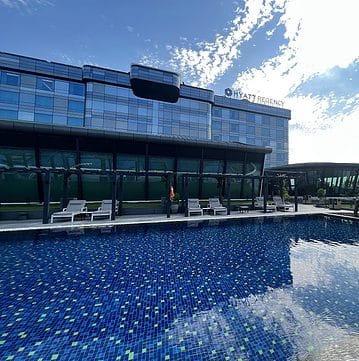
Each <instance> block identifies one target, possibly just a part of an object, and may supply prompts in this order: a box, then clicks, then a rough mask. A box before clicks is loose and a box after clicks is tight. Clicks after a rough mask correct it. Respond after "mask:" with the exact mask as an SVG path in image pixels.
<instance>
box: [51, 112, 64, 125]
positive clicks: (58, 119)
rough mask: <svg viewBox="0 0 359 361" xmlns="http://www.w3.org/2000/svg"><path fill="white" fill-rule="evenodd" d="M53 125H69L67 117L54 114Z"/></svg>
mask: <svg viewBox="0 0 359 361" xmlns="http://www.w3.org/2000/svg"><path fill="white" fill-rule="evenodd" d="M53 123H54V124H60V125H66V124H67V116H66V115H61V114H54V115H53Z"/></svg>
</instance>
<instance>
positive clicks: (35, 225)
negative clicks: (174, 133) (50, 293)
mask: <svg viewBox="0 0 359 361" xmlns="http://www.w3.org/2000/svg"><path fill="white" fill-rule="evenodd" d="M311 214H312V215H313V214H326V215H333V216H340V217H345V218H348V219H355V218H354V217H353V212H352V211H346V210H329V209H326V208H318V207H314V206H313V205H308V204H299V205H298V212H293V211H287V212H281V211H276V212H268V213H264V212H263V211H259V210H258V211H252V210H251V211H249V212H246V213H240V212H238V211H232V212H231V214H230V215H229V216H228V215H225V214H223V215H216V216H214V215H210V214H205V215H203V216H191V217H184V215H183V214H171V217H170V218H167V217H166V215H165V214H147V215H131V216H119V217H116V220H114V221H109V220H98V221H93V222H91V221H75V222H72V223H71V222H68V221H67V222H56V223H52V224H51V223H49V224H42V220H40V219H34V220H18V221H1V222H0V232H10V231H28V230H44V229H59V230H60V229H76V228H93V227H109V226H118V225H136V224H151V223H168V222H189V221H194V222H196V221H202V220H210V221H213V220H223V219H244V218H260V217H283V216H285V217H288V216H296V215H311Z"/></svg>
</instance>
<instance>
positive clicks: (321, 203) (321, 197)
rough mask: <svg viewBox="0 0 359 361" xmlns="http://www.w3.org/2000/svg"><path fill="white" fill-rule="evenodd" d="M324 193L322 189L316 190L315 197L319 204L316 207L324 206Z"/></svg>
mask: <svg viewBox="0 0 359 361" xmlns="http://www.w3.org/2000/svg"><path fill="white" fill-rule="evenodd" d="M326 193H327V191H326V189H324V188H318V189H317V196H318V198H319V203H318V205H317V206H324V204H325V202H324V198H325V195H326Z"/></svg>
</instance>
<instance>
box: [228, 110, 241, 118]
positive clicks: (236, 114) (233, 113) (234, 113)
mask: <svg viewBox="0 0 359 361" xmlns="http://www.w3.org/2000/svg"><path fill="white" fill-rule="evenodd" d="M229 117H230V118H231V119H235V120H239V111H238V110H230V111H229Z"/></svg>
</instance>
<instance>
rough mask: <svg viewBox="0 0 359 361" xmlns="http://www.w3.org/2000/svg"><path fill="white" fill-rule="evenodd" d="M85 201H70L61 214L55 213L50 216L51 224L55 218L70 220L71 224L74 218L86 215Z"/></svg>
mask: <svg viewBox="0 0 359 361" xmlns="http://www.w3.org/2000/svg"><path fill="white" fill-rule="evenodd" d="M85 204H86V201H85V200H82V199H72V200H70V201H69V203H68V204H67V207H66V208H64V209H63V210H62V212H55V213H53V214H52V215H51V221H50V222H51V223H54V220H55V219H57V218H70V220H71V222H73V221H74V219H75V216H77V215H79V214H86V213H87V208H86V207H85Z"/></svg>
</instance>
